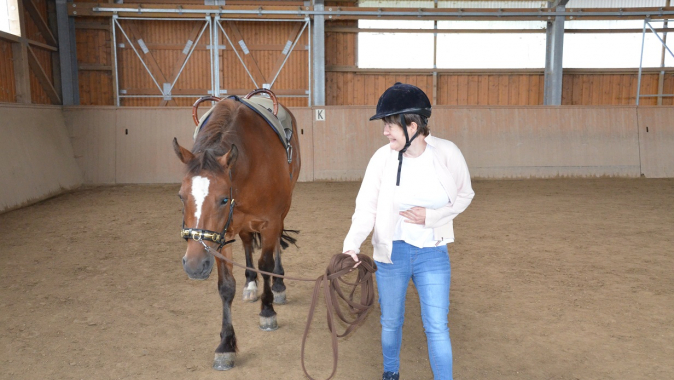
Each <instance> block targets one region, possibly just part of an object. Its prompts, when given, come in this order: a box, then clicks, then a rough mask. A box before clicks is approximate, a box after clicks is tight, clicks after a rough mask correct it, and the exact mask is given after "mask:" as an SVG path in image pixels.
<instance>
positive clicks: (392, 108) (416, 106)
mask: <svg viewBox="0 0 674 380" xmlns="http://www.w3.org/2000/svg"><path fill="white" fill-rule="evenodd" d="M409 113H413V114H417V115H421V116H423V117H425V118H429V117H431V102H430V100H428V96H426V94H425V93H424V92H423V91H421V89H420V88H419V87H417V86H413V85H411V84H405V83H400V82H396V83H395V84H394V85H393V86H391V87H389V88H388V89H387V90H386V91H384V93H383V94H382V95H381V97H379V102H377V114H376V115H374V116H372V117H371V118H370V120H377V119H383V118H385V117H386V116H391V115H398V114H409Z"/></svg>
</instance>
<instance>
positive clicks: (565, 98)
mask: <svg viewBox="0 0 674 380" xmlns="http://www.w3.org/2000/svg"><path fill="white" fill-rule="evenodd" d="M572 99H573V77H571V76H569V75H564V76H562V105H570V104H571V101H572Z"/></svg>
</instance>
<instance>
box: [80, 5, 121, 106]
mask: <svg viewBox="0 0 674 380" xmlns="http://www.w3.org/2000/svg"><path fill="white" fill-rule="evenodd" d="M110 25H111V24H110V18H106V17H92V18H87V19H84V20H82V19H76V20H75V42H76V45H77V47H76V49H77V66H78V83H79V92H80V103H81V104H106V105H112V104H114V76H113V63H112V38H111V35H110Z"/></svg>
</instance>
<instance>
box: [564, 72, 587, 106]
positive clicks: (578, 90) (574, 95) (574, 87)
mask: <svg viewBox="0 0 674 380" xmlns="http://www.w3.org/2000/svg"><path fill="white" fill-rule="evenodd" d="M565 76H567V77H570V79H571V101H570V103H569V104H570V105H579V104H581V98H582V95H583V86H582V83H581V78H580V75H565Z"/></svg>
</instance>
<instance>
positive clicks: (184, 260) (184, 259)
mask: <svg viewBox="0 0 674 380" xmlns="http://www.w3.org/2000/svg"><path fill="white" fill-rule="evenodd" d="M185 263H187V259H186V258H184V257H183V265H185Z"/></svg>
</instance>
